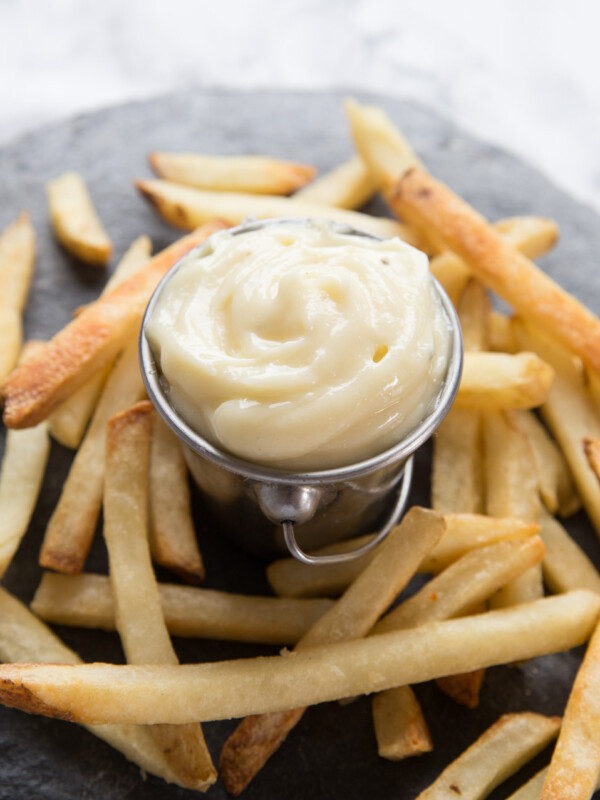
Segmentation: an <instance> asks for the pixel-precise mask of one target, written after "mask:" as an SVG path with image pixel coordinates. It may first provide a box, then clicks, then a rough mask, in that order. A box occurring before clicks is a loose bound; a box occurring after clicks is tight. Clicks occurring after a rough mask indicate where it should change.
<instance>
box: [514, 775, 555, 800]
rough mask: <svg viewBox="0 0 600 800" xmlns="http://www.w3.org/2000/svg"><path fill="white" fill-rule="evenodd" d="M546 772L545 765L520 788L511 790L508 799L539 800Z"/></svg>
mask: <svg viewBox="0 0 600 800" xmlns="http://www.w3.org/2000/svg"><path fill="white" fill-rule="evenodd" d="M547 772H548V768H547V767H546V768H544V769H541V770H540V771H539V772H536V774H535V775H534V776H533V778H530V779H529V780H528V781H527V783H525V784H523V786H521V788H520V789H517V791H516V792H513V793H512V794H511V796H510V797H509V798H508V800H540V795H541V793H542V787H543V785H544V780H545V779H546V773H547Z"/></svg>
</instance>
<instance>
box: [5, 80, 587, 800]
mask: <svg viewBox="0 0 600 800" xmlns="http://www.w3.org/2000/svg"><path fill="white" fill-rule="evenodd" d="M344 96H345V93H344V92H329V93H289V92H286V93H280V92H268V91H265V92H251V93H242V92H227V91H222V90H218V91H205V90H196V91H189V92H185V93H181V94H175V95H171V96H167V97H163V98H160V99H157V100H153V101H150V102H144V103H132V104H128V105H125V106H121V107H118V108H112V109H108V110H105V111H101V112H98V113H95V114H90V115H85V116H81V117H78V118H76V119H73V120H70V121H67V122H65V123H62V124H59V125H57V126H55V127H51V128H46V129H44V130H41V131H39V132H36V133H33V134H31V135H28V136H25V137H23V138H21V139H19V140H18V141H16V142H14V143H13V144H11V145H8V146H5V147H4V148H2V149H0V227H1V228H4V227H5V226H6V225H7V224H8V223H10V222H11V221H12V220H13V219H14V218H15V217H16V215H17V213H18V212H19V210H21V209H28V210H29V211H30V212H31V213H32V216H33V221H34V224H35V228H36V232H37V236H38V252H39V255H38V260H37V272H36V276H35V280H34V285H33V289H32V293H31V298H30V302H29V305H28V309H27V314H26V320H25V324H26V333H27V336H28V337H30V338H32V337H37V338H48V337H50V336H51V335H52V334H53V333H54V332H55V331H56V330H58V329H59V328H60V327H61V326H62V325H63V324H64V323H65V322H67V321H68V320H69V318H70V316H71V313H72V311H73V309H74V308H75V307H76V306H78V305H80V304H81V303H85V302H87V301H89V300H91V299H93V298H94V297H95V296H96V294H97V293H98V291H99V290H100V289H101V287H102V285H103V284H104V281H105V273H104V272H103V271H102V270H98V269H96V268H93V267H84V266H82V265H81V264H78V263H76V262H75V261H74V260H72V259H71V258H69V257H68V256H67V255H65V253H64V252H62V251H61V250H60V248H59V247H58V246H57V244H56V243H55V242H54V239H53V237H52V235H51V232H50V229H49V224H48V219H47V214H46V205H45V196H44V184H45V182H46V181H47V180H48V179H50V178H53V177H55V176H57V175H58V174H60V173H61V172H63V171H65V170H67V169H74V170H78V171H80V172H81V173H82V174H83V176H84V177H85V180H86V181H87V183H88V185H89V187H90V190H91V193H92V196H93V198H94V201H95V203H96V206H97V208H98V210H99V213H100V216H101V218H102V220H103V221H104V223H105V225H106V228H107V230H108V231H109V234H110V236H111V238H112V240H113V242H114V244H115V252H116V255H117V256H119V255H120V254H121V253H122V252H123V251H124V250H125V249H126V247H127V246H128V245H129V243H130V242H131V241H132V240H133V239H134V238H135V237H136V236H138V235H139V234H141V233H147V234H149V235H150V236H151V237H152V240H153V242H154V246H155V249H156V250H158V249H160V248H162V247H163V246H165V245H166V244H168V243H169V242H171V241H172V240H173V239H174V238H176V235H177V234H176V232H175V231H174V230H173V229H171V228H170V227H169V226H167V225H166V224H163V223H162V222H161V221H160V220H159V219H158V218H157V217H156V216H155V214H154V213H153V211H152V210H151V209H150V208H149V207H148V206H147V205H146V203H144V202H143V201H142V200H141V199H140V198H139V197H138V196H137V194H136V192H135V190H134V189H133V188H132V180H133V179H134V178H138V177H143V176H147V175H149V169H148V167H147V165H146V155H147V153H148V152H150V151H151V150H156V149H165V150H175V151H177V150H197V151H200V152H207V153H215V154H239V153H258V154H268V155H272V156H278V157H282V158H289V159H295V160H301V161H306V162H307V163H313V164H315V165H317V166H318V167H319V169H321V170H326V169H328V168H331V167H333V166H335V165H336V164H338V163H339V162H341V161H342V160H344V159H345V158H346V157H348V156H349V155H350V153H351V144H350V141H349V138H348V134H347V130H346V125H345V121H344V116H343V113H342V108H341V103H342V100H343V97H344ZM361 99H365V100H369V101H372V102H376V103H379V104H381V105H382V106H383V107H384V108H385V109H386V110H387V111H388V113H389V114H390V116H391V117H392V119H393V120H394V121H395V122H396V123H397V124H398V125H399V126H400V127H401V128H402V129H403V131H404V132H405V133H406V134H407V135H408V138H409V139H410V141H411V142H412V143H413V144H414V146H415V148H416V150H417V151H418V153H419V155H420V156H421V157H422V159H423V160H424V162H425V163H426V164H427V165H428V166H429V168H430V169H431V171H432V172H433V174H435V175H437V176H439V177H440V178H441V179H442V180H444V181H446V182H447V183H449V184H450V186H452V187H454V188H455V189H456V190H457V191H458V192H459V193H460V194H462V195H463V196H464V197H465V198H466V199H467V200H468V201H469V202H471V203H472V204H473V205H474V206H475V207H476V208H478V209H479V210H481V211H482V212H483V213H484V214H486V215H487V216H488V217H489V218H490V219H498V218H500V217H504V216H512V215H515V214H538V215H545V216H549V217H552V218H554V219H556V220H557V221H558V222H559V223H560V226H561V230H562V239H561V242H560V244H559V246H558V248H557V249H556V250H555V251H554V252H553V253H552V254H550V255H549V256H547V257H546V258H544V259H543V262H542V263H543V266H544V268H545V269H546V270H547V271H548V273H549V274H550V275H552V276H553V277H555V278H557V279H558V280H560V281H561V283H563V285H565V286H566V287H567V288H568V289H569V290H571V291H572V292H574V293H575V294H576V295H577V296H578V297H580V298H581V299H583V300H585V302H586V303H587V304H588V305H590V306H591V308H592V309H593V310H594V311H595V312H596V313H598V312H600V277H598V273H597V260H598V253H599V252H600V224H599V219H598V217H597V216H596V215H595V214H594V213H593V212H592V211H590V210H589V209H587V208H585V207H583V206H582V205H580V204H579V203H577V202H575V201H574V200H572V199H571V198H570V197H568V196H567V195H565V194H564V193H563V192H561V191H559V190H558V189H557V188H556V187H554V186H553V185H552V184H551V183H549V182H548V181H547V180H546V179H545V178H544V177H543V176H542V175H540V174H539V173H538V172H536V171H534V170H533V169H531V168H530V167H528V166H526V165H525V164H523V163H522V162H520V161H518V160H517V159H516V158H514V157H512V156H510V155H509V154H507V153H505V152H503V151H501V150H499V149H497V148H495V147H492V146H490V145H488V144H484V143H482V142H479V141H476V140H474V139H473V138H471V137H469V136H467V135H465V134H464V133H462V132H461V131H460V130H458V129H457V128H456V127H454V126H453V125H452V124H451V123H449V122H448V121H446V120H443V119H441V118H440V117H438V116H437V115H436V114H435V113H433V112H432V111H430V110H427V109H425V108H422V107H420V106H418V105H416V104H413V103H408V102H403V101H400V100H392V99H390V98H383V97H376V96H366V95H363V96H361ZM371 210H373V211H374V212H375V213H384V209H383V207H382V206H381V205H379V206H378V205H376V204H375V205H374V206H373V207H372V209H371ZM3 446H4V430H1V431H0V452H1V451H2V449H3ZM71 457H72V456H71V453H70V452H69V451H67V450H65V449H63V448H61V447H60V446H58V445H55V446H53V449H52V453H51V459H50V463H49V467H48V470H47V474H46V479H45V481H44V486H43V489H42V494H41V497H40V501H39V504H38V507H37V510H36V512H35V516H34V518H33V521H32V524H31V528H30V530H29V532H28V534H27V537H26V539H25V540H24V542H23V545H22V547H21V548H20V550H19V552H18V554H17V556H16V558H15V561H14V563H13V564H12V565H11V567H10V569H9V571H8V573H7V575H6V577H5V579H4V585H5V586H6V587H7V588H8V589H9V590H11V591H13V592H14V593H15V594H16V595H17V596H18V597H20V598H21V599H22V600H24V601H27V602H28V601H29V600H30V599H31V597H32V596H33V593H34V590H35V588H36V586H37V583H38V581H39V578H40V570H39V568H38V566H37V563H36V561H37V559H36V556H37V553H38V550H39V546H40V542H41V539H42V536H43V531H44V529H45V525H46V523H47V521H48V519H49V516H50V514H51V513H52V510H53V508H54V506H55V504H56V501H57V498H58V496H59V493H60V487H61V484H62V482H63V480H64V478H65V475H66V473H67V471H68V467H69V464H70V461H71ZM429 458H430V456H429V453H428V452H427V448H426V449H425V451H424V452H422V453H420V454H419V458H418V464H417V474H416V480H415V488H414V491H413V499H414V501H415V502H421V503H427V500H428V491H429V487H428V466H429ZM194 503H195V513H196V515H197V525H198V529H199V535H200V539H201V546H202V550H203V553H204V556H205V560H206V566H207V574H208V579H207V586H209V587H214V588H220V589H226V590H230V591H238V592H248V593H261V594H267V593H268V592H269V589H268V586H267V584H266V582H265V580H264V573H263V567H264V565H263V564H262V563H261V562H260V561H258V560H256V559H255V558H253V557H251V556H248V555H245V554H244V553H242V552H240V551H239V550H237V549H236V548H235V547H234V546H233V545H231V544H229V542H228V541H227V540H224V539H223V538H222V537H220V536H218V535H217V534H216V533H215V531H214V529H213V528H212V527H211V526H210V524H207V521H206V519H205V516H204V513H203V509H202V506H201V502H200V499H199V498H198V497H197V496H195V497H194ZM568 527H569V529H570V530H572V531H573V532H574V534H575V535H576V537H577V538H578V540H579V541H580V542H581V543H582V544H583V546H584V547H585V549H586V550H587V552H588V553H589V554H590V555H591V557H592V558H593V559H594V560H595V563H596V564H598V565H600V546H599V544H598V541H597V539H596V537H595V536H594V534H593V532H592V530H591V528H590V526H589V524H588V523H587V521H586V519H585V518H584V516H583V515H582V514H580V515H578V516H577V517H575V518H573V519H571V520H569V522H568ZM88 568H89V569H92V570H96V571H103V570H105V569H106V555H105V551H104V547H103V544H102V542H101V540H100V538H99V537H97V540H96V542H95V544H94V548H93V551H92V553H91V555H90V559H89V562H88ZM159 577H160V578H161V579H163V580H164V579H169V580H172V577H171V576H167V575H166V574H165V573H163V572H159ZM56 630H57V632H58V634H59V636H61V637H63V638H64V640H65V641H66V643H67V644H68V645H69V646H71V647H73V648H74V649H76V650H77V651H78V652H79V653H80V654H81V655H82V657H83V658H84V659H86V660H88V661H94V660H97V661H102V660H104V661H115V662H122V660H123V656H122V652H121V649H120V646H119V643H118V640H117V637H116V636H115V635H111V634H106V633H100V632H90V631H82V630H76V629H69V628H57V629H56ZM175 644H176V647H177V650H178V652H179V654H180V657H181V660H182V661H187V662H189V661H214V660H219V659H223V658H233V657H244V656H252V655H257V654H259V653H260V654H264V653H269V652H275V649H274V648H266V647H259V646H251V645H238V644H227V643H217V642H208V641H188V640H182V639H178V640H176V641H175ZM580 658H581V652H580V651H579V652H571V653H567V654H561V655H556V656H548V657H545V658H541V659H537V660H536V661H534V662H532V663H530V664H528V665H527V666H526V667H525V668H523V669H515V668H508V667H498V668H494V669H490V670H488V672H487V675H486V679H485V683H484V687H483V691H482V698H481V704H480V706H479V708H478V709H477V710H475V711H468V710H466V709H464V708H462V707H460V706H458V705H456V704H454V703H453V702H452V701H450V700H449V699H447V698H446V697H445V696H444V695H443V694H441V693H440V692H439V691H438V690H437V689H436V687H435V686H434V685H432V684H425V685H422V686H418V687H416V689H417V694H418V696H419V699H420V700H421V702H422V704H423V706H424V709H425V713H426V716H427V719H428V722H429V724H430V726H431V730H432V734H433V737H434V740H435V751H434V752H433V753H432V754H430V755H425V756H421V757H419V758H415V759H411V760H409V761H406V762H404V763H391V762H388V761H384V760H383V759H379V758H378V756H377V752H376V744H375V738H374V734H373V728H372V724H371V716H370V713H371V712H370V702H369V700H368V699H366V698H362V699H359V700H356V701H355V702H353V703H350V704H348V705H345V706H340V705H339V704H337V703H330V704H325V705H321V706H318V707H315V708H313V709H311V710H310V711H309V712H308V713H307V714H306V715H305V716H304V718H303V720H302V721H301V723H300V724H299V725H298V727H297V728H296V729H295V730H294V731H293V733H292V734H291V735H290V736H289V738H288V741H287V742H286V744H285V745H284V746H283V747H282V748H281V750H280V751H279V752H278V753H277V754H276V755H275V756H274V757H273V758H272V759H271V760H270V762H269V764H268V765H267V766H266V768H265V769H264V770H263V771H262V772H261V773H260V774H259V776H258V777H257V778H256V779H255V780H254V781H253V783H252V784H251V786H250V787H249V788H248V789H247V790H246V793H245V795H244V797H246V798H248V800H267V798H271V797H281V796H283V795H285V796H286V797H287V798H290V800H293V799H294V798H306V797H311V798H313V799H314V800H325V799H326V798H327V799H331V798H347V800H355V799H356V800H358V798H361V799H362V798H365V797H368V796H371V797H376V798H378V800H386V798H394V800H404V798H406V799H407V800H409V799H410V798H413V797H415V796H416V795H417V794H418V792H419V791H420V790H421V789H423V788H424V787H425V786H427V785H428V783H430V782H431V780H433V778H434V777H435V776H436V775H437V774H438V773H439V772H440V771H441V769H443V767H444V766H445V765H446V764H447V763H448V762H449V761H450V760H451V759H453V758H455V757H456V756H457V755H458V754H459V753H460V752H461V751H462V750H463V749H464V748H465V747H466V746H468V745H469V744H470V743H471V742H472V741H473V740H474V739H475V738H476V737H477V736H478V735H479V734H480V733H481V732H482V731H483V730H484V729H485V728H486V727H488V726H489V725H490V724H491V723H492V722H494V721H495V720H496V719H497V718H498V716H499V715H500V714H501V713H503V712H506V711H516V710H525V709H530V710H536V711H540V712H542V713H547V714H560V713H561V712H562V710H563V708H564V703H565V701H566V698H567V695H568V691H569V687H570V684H571V681H572V678H573V676H574V673H575V671H576V668H577V664H578V663H579V659H580ZM234 726H235V722H234V721H232V722H219V723H212V724H207V725H206V726H205V732H206V737H207V740H208V743H209V746H210V748H211V751H212V753H213V755H214V757H215V759H218V756H219V752H220V749H221V745H222V743H223V742H224V740H225V738H226V737H227V735H228V734H229V733H230V732H231V730H232V729H233V728H234ZM0 753H1V754H2V755H1V756H0V798H1V800H5V798H10V799H11V800H16V799H17V798H22V797H28V798H48V800H59V799H60V800H71V799H73V800H74V798H89V799H90V800H95V799H96V798H98V800H100V798H102V800H107V798H110V799H111V800H126V799H128V798H140V797H144V798H148V800H154V799H155V798H156V799H158V798H161V800H168V799H169V798H182V799H183V798H184V797H192V793H191V792H187V791H186V790H183V789H179V788H177V787H174V786H168V785H166V784H165V783H163V782H162V781H161V780H159V779H157V778H154V777H148V778H146V779H145V780H143V778H142V777H141V776H140V771H139V769H138V768H137V767H136V766H134V765H132V764H129V763H127V762H126V761H125V760H124V758H123V757H122V756H121V755H120V754H119V753H117V752H115V751H113V750H111V748H110V747H108V746H107V745H105V744H104V743H103V742H100V741H99V740H97V739H95V737H93V736H92V735H90V734H88V733H87V732H85V731H83V729H81V728H79V727H77V726H75V725H71V724H68V723H63V722H58V721H55V720H50V719H45V718H38V717H32V716H28V715H25V714H21V713H19V712H16V711H13V710H10V709H4V708H0ZM546 757H547V754H546ZM542 760H543V759H542V758H541V757H538V759H537V760H536V762H534V764H533V765H530V767H529V768H526V769H525V770H524V771H522V772H521V773H520V776H519V778H517V779H513V780H512V782H509V783H507V784H505V785H504V787H502V788H501V789H499V790H497V791H496V793H495V794H494V795H493V797H496V798H503V797H506V796H507V795H508V794H509V791H512V790H513V789H514V788H516V786H518V785H519V783H520V782H522V780H523V779H524V777H526V776H528V775H529V774H532V771H533V769H534V767H535V768H539V767H540V766H541V764H542ZM226 796H227V795H226V793H225V791H224V789H223V788H222V786H220V785H219V784H217V785H216V786H215V787H213V788H211V790H210V792H209V797H212V798H214V799H215V800H217V798H225V797H226Z"/></svg>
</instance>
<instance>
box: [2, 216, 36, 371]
mask: <svg viewBox="0 0 600 800" xmlns="http://www.w3.org/2000/svg"><path fill="white" fill-rule="evenodd" d="M34 262H35V231H34V229H33V225H32V224H31V219H30V217H29V214H27V213H26V212H23V213H22V214H21V215H20V216H19V218H18V219H17V220H16V221H15V222H13V223H12V225H9V226H8V228H7V229H6V230H5V231H4V233H3V234H2V235H1V236H0V341H1V342H2V347H1V348H0V381H3V380H4V379H5V378H6V376H7V375H8V374H9V373H10V372H11V370H12V369H13V368H14V366H15V364H16V363H17V360H18V358H19V353H20V351H21V345H22V343H23V319H22V316H23V309H24V308H25V304H26V302H27V295H28V294H29V287H30V285H31V279H32V276H33V265H34Z"/></svg>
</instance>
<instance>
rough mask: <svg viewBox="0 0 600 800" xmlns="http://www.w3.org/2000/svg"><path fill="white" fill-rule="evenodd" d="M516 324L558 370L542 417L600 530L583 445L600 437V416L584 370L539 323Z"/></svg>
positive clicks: (599, 496) (599, 506)
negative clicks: (585, 379)
mask: <svg viewBox="0 0 600 800" xmlns="http://www.w3.org/2000/svg"><path fill="white" fill-rule="evenodd" d="M514 326H515V332H516V335H517V338H518V339H519V342H520V343H521V344H522V345H525V346H527V347H531V348H532V349H533V350H535V351H536V352H537V353H538V354H539V355H540V356H542V357H543V358H544V359H545V360H546V361H548V363H550V364H552V366H553V368H554V370H555V375H556V377H555V380H554V383H553V385H552V388H551V390H550V392H549V394H548V397H547V398H546V402H545V403H544V405H543V406H542V409H541V411H542V417H543V418H544V421H545V422H546V424H547V425H548V427H549V428H550V430H551V432H552V434H553V435H554V438H555V439H556V441H557V442H558V444H559V445H560V448H561V450H562V452H563V455H564V457H565V458H566V460H567V463H568V464H569V467H570V468H571V474H572V476H573V480H574V482H575V485H576V487H577V490H578V492H579V496H580V497H581V500H582V502H583V505H584V507H585V510H586V511H587V514H588V516H589V518H590V520H591V522H592V525H593V526H594V528H595V529H596V532H597V533H599V534H600V486H599V485H598V480H597V478H596V476H595V474H594V472H593V470H592V469H591V468H590V465H589V463H588V460H587V458H586V455H585V452H584V449H583V446H582V442H583V440H584V439H585V438H586V437H590V436H591V437H595V438H597V439H600V419H599V418H598V414H597V411H596V409H595V407H594V404H593V402H592V400H591V398H590V397H589V395H588V392H587V389H586V386H585V383H584V377H583V373H582V371H581V369H580V368H579V366H578V365H576V364H575V363H574V362H573V359H572V358H571V356H570V353H569V352H568V351H567V350H566V349H565V348H564V347H562V346H561V345H560V344H559V343H558V342H556V341H555V340H554V339H552V338H551V337H549V336H547V335H546V334H544V333H543V332H542V331H541V330H539V329H538V328H537V327H534V326H532V325H530V324H528V323H527V324H525V323H524V322H523V320H515V322H514Z"/></svg>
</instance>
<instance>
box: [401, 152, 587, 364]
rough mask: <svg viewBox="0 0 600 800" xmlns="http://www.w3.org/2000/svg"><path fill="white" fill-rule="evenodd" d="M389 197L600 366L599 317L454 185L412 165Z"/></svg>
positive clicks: (496, 287)
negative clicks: (500, 231)
mask: <svg viewBox="0 0 600 800" xmlns="http://www.w3.org/2000/svg"><path fill="white" fill-rule="evenodd" d="M390 202H391V204H392V207H393V208H394V211H395V212H396V213H398V214H399V215H400V216H401V217H402V219H404V220H406V222H408V224H410V225H414V227H415V229H416V230H418V231H419V232H422V233H423V235H424V236H426V237H427V239H429V240H431V241H433V242H434V245H436V246H438V247H440V248H442V249H443V248H444V247H447V248H449V249H450V250H452V251H453V252H454V253H456V254H457V255H459V256H460V257H461V258H463V259H464V261H465V263H466V264H467V266H468V267H469V268H470V269H471V270H472V272H473V274H474V275H475V276H476V277H477V278H479V280H481V281H482V283H484V284H485V285H486V286H488V287H489V288H490V289H492V290H493V291H495V292H496V293H497V294H499V295H500V297H502V298H503V299H504V300H506V302H507V303H509V304H510V305H512V306H513V307H514V308H515V309H516V310H517V311H518V312H519V313H520V314H522V315H523V316H524V317H525V318H527V319H530V320H532V321H534V322H535V323H537V324H538V325H540V326H541V327H542V328H544V329H545V330H547V331H550V332H552V334H553V335H554V336H555V337H556V338H557V339H558V340H559V341H561V342H562V343H563V344H564V345H565V346H566V347H568V348H569V349H570V350H571V351H572V352H573V353H575V354H576V355H578V356H580V357H581V358H582V359H583V360H584V361H585V362H586V363H589V364H590V366H592V367H593V368H594V369H595V370H596V371H597V372H598V371H600V320H598V318H597V317H596V316H595V315H594V314H593V313H592V312H591V311H590V310H589V309H587V308H586V307H585V306H584V305H583V304H582V303H580V302H579V301H578V300H576V299H575V298H574V297H573V296H572V295H570V294H569V293H568V292H566V291H565V290H564V289H562V288H561V287H560V286H559V285H558V284H557V283H555V282H554V281H553V280H552V279H551V278H549V277H548V276H547V275H546V274H545V273H544V272H542V270H540V269H539V268H538V267H536V265H535V264H534V263H533V262H532V261H530V260H529V259H528V258H527V257H526V256H524V255H522V254H521V253H519V252H517V251H516V250H515V249H514V247H512V246H511V245H510V244H508V243H507V242H505V241H504V240H503V239H502V237H501V236H500V235H499V234H498V233H496V232H495V231H494V230H493V228H492V227H491V226H490V225H489V224H488V223H487V222H486V220H485V219H484V218H483V217H482V216H481V215H480V214H478V213H477V212H476V211H475V210H474V209H473V208H471V207H470V206H469V205H468V204H467V203H465V202H464V201H463V200H461V199H460V198H459V197H457V195H455V194H454V193H453V192H452V191H451V190H450V189H448V188H447V187H446V186H444V185H443V184H441V183H439V182H438V181H436V180H434V179H433V178H432V177H431V176H430V175H428V174H427V173H426V172H425V171H424V170H422V169H420V168H419V167H413V168H412V169H409V170H408V171H407V172H405V174H404V175H403V176H402V178H401V179H400V180H399V181H398V183H397V184H396V185H395V187H394V189H393V190H392V192H391V195H390Z"/></svg>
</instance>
